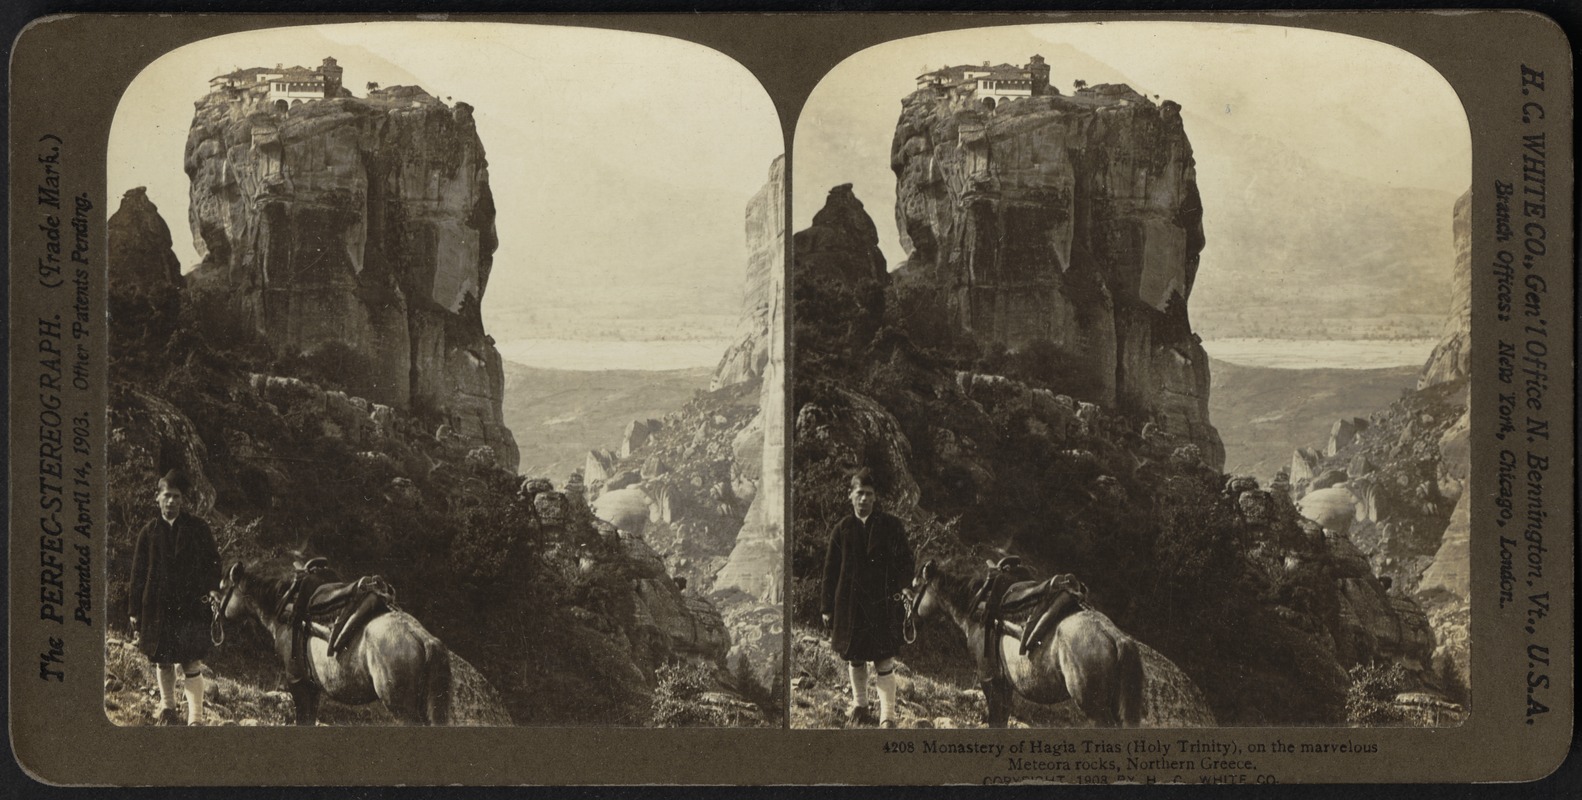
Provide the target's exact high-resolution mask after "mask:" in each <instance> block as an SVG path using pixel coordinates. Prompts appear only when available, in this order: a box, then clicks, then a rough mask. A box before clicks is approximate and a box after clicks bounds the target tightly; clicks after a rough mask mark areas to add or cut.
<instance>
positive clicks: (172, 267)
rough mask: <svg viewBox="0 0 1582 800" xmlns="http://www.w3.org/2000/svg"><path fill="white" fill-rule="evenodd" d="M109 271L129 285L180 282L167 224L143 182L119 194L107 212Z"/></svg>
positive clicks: (166, 284)
mask: <svg viewBox="0 0 1582 800" xmlns="http://www.w3.org/2000/svg"><path fill="white" fill-rule="evenodd" d="M109 228H110V231H109V237H110V238H109V243H110V247H109V250H110V265H109V266H110V274H112V275H114V276H115V279H116V280H117V281H119V282H121V283H123V284H125V285H128V286H160V285H165V286H179V285H181V262H180V261H179V260H177V258H176V254H175V252H174V251H172V250H171V248H170V244H171V240H170V226H168V225H166V224H165V219H164V217H161V216H160V215H159V209H158V208H156V207H155V206H154V201H152V200H150V199H148V190H147V189H146V188H144V187H142V186H139V187H137V188H135V189H131V190H128V191H127V193H126V194H124V195H122V196H121V207H120V208H118V209H116V211H115V213H114V214H111V215H110V225H109Z"/></svg>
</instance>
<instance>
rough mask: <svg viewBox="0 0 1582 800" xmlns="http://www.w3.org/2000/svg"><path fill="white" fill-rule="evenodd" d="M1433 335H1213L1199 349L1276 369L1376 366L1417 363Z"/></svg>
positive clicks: (1427, 350)
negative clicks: (1325, 337) (1311, 337)
mask: <svg viewBox="0 0 1582 800" xmlns="http://www.w3.org/2000/svg"><path fill="white" fill-rule="evenodd" d="M1435 341H1436V340H1434V339H1400V340H1393V339H1392V340H1383V339H1363V340H1344V339H1339V340H1325V341H1313V340H1302V339H1215V340H1213V341H1206V342H1204V343H1203V349H1204V350H1207V351H1208V354H1209V355H1210V356H1211V357H1213V358H1216V359H1219V360H1220V361H1228V362H1230V363H1232V364H1239V365H1241V366H1244V367H1274V368H1276V369H1380V368H1384V367H1404V366H1421V365H1422V364H1423V362H1425V361H1427V360H1428V355H1429V353H1431V352H1433V349H1434V344H1435Z"/></svg>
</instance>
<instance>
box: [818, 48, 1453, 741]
mask: <svg viewBox="0 0 1582 800" xmlns="http://www.w3.org/2000/svg"><path fill="white" fill-rule="evenodd" d="M1470 152H1471V151H1470V132H1469V126H1468V122H1467V117H1466V114H1465V112H1464V110H1463V108H1462V106H1461V104H1460V102H1459V100H1458V99H1457V96H1456V94H1455V92H1454V90H1453V89H1452V88H1451V86H1450V85H1449V84H1448V83H1447V82H1446V81H1445V80H1444V79H1443V78H1442V77H1441V76H1440V75H1439V74H1438V73H1437V72H1435V71H1434V70H1433V69H1432V68H1431V67H1429V66H1428V65H1427V64H1426V63H1425V62H1423V61H1422V60H1420V59H1418V58H1417V57H1416V56H1414V55H1412V54H1410V53H1408V52H1406V51H1404V50H1400V49H1398V48H1395V47H1392V46H1389V45H1385V44H1381V43H1379V42H1375V41H1371V40H1368V39H1362V38H1357V37H1351V36H1345V35H1340V34H1333V33H1327V32H1321V31H1313V30H1304V29H1296V28H1284V27H1277V26H1256V25H1233V24H1207V23H1195V22H1193V23H1188V22H1123V23H1082V24H1052V25H1037V26H1007V27H1001V28H990V29H974V30H966V31H956V32H949V33H940V34H930V35H927V36H921V37H915V38H910V39H905V40H899V41H895V42H889V43H886V44H884V45H880V46H877V47H874V48H871V49H868V50H865V51H863V52H861V53H858V54H856V55H854V56H852V57H851V58H849V59H847V60H846V61H844V62H842V63H841V64H840V65H839V66H838V67H837V68H836V69H834V70H833V71H831V72H830V73H829V75H828V76H826V77H825V79H824V80H823V81H822V82H821V83H820V84H819V86H818V88H817V89H816V90H815V91H814V93H813V94H812V95H811V97H810V98H809V100H808V102H807V105H806V106H805V108H804V109H803V112H802V114H801V116H800V119H799V122H798V126H797V130H796V138H795V146H794V150H793V160H792V164H793V176H792V177H793V183H792V185H793V196H792V205H793V213H792V222H793V228H794V230H795V245H794V261H793V264H792V266H791V269H790V279H791V284H792V287H793V288H792V291H793V305H792V318H793V329H792V341H793V349H792V363H793V370H792V375H793V401H792V402H793V409H792V411H793V413H794V420H795V423H794V430H793V437H794V438H793V458H792V475H793V489H792V514H791V524H792V536H793V556H792V572H793V576H792V577H793V583H792V592H791V601H792V624H793V635H792V645H793V661H792V664H791V669H790V675H791V708H790V722H791V725H792V726H793V727H800V728H855V727H899V728H971V727H981V726H985V725H987V726H990V727H1003V726H1013V727H1035V728H1066V727H1090V726H1096V727H1117V726H1118V727H1139V726H1140V727H1208V726H1273V725H1280V726H1287V725H1311V726H1421V727H1438V726H1455V725H1460V724H1462V723H1463V722H1464V721H1465V720H1466V719H1467V718H1468V715H1469V714H1470V713H1471V699H1472V694H1471V675H1470V674H1469V669H1468V665H1469V658H1468V654H1469V649H1470V646H1471V643H1470V637H1469V613H1468V612H1469V591H1468V565H1469V556H1468V547H1467V540H1468V529H1469V514H1468V499H1469V497H1470V492H1469V490H1468V487H1467V475H1468V471H1469V461H1470V448H1469V444H1468V417H1467V407H1468V403H1467V398H1468V385H1467V382H1468V377H1467V376H1468V370H1467V364H1468V349H1469V344H1468V343H1469V331H1470V324H1471V323H1470V305H1469V295H1468V291H1469V283H1470V265H1469V256H1468V247H1469V244H1468V235H1469V234H1468V227H1469V219H1468V216H1469V198H1470V185H1471V183H1470V181H1471V177H1470V175H1471V155H1470Z"/></svg>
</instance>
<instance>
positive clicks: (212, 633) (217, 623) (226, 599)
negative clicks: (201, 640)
mask: <svg viewBox="0 0 1582 800" xmlns="http://www.w3.org/2000/svg"><path fill="white" fill-rule="evenodd" d="M226 583H228V584H230V585H228V586H226V587H225V594H224V596H222V597H221V598H220V599H219V600H215V599H214V595H212V594H211V595H209V609H210V611H212V612H213V614H214V619H212V620H211V621H210V622H209V641H211V642H213V643H214V646H215V647H219V646H220V645H222V644H225V607H226V606H228V605H230V604H231V596H232V595H234V594H236V582H235V581H226Z"/></svg>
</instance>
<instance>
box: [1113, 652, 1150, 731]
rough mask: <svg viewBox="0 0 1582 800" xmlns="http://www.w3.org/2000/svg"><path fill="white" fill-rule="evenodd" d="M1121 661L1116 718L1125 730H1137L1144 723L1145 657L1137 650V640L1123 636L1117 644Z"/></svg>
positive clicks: (1119, 665)
mask: <svg viewBox="0 0 1582 800" xmlns="http://www.w3.org/2000/svg"><path fill="white" fill-rule="evenodd" d="M1115 655H1116V657H1117V658H1118V660H1119V663H1118V664H1117V666H1118V667H1119V669H1117V670H1116V678H1117V679H1118V680H1119V681H1120V686H1119V687H1117V688H1118V690H1119V691H1118V692H1117V703H1116V706H1117V708H1116V709H1115V710H1116V717H1117V719H1118V720H1119V721H1120V725H1121V727H1123V728H1135V727H1137V726H1139V725H1141V724H1142V721H1143V684H1144V682H1145V681H1146V679H1145V678H1144V677H1143V657H1142V654H1141V653H1140V652H1139V651H1138V649H1137V640H1136V639H1133V638H1132V637H1130V636H1122V637H1121V639H1120V641H1118V642H1116V643H1115Z"/></svg>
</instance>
